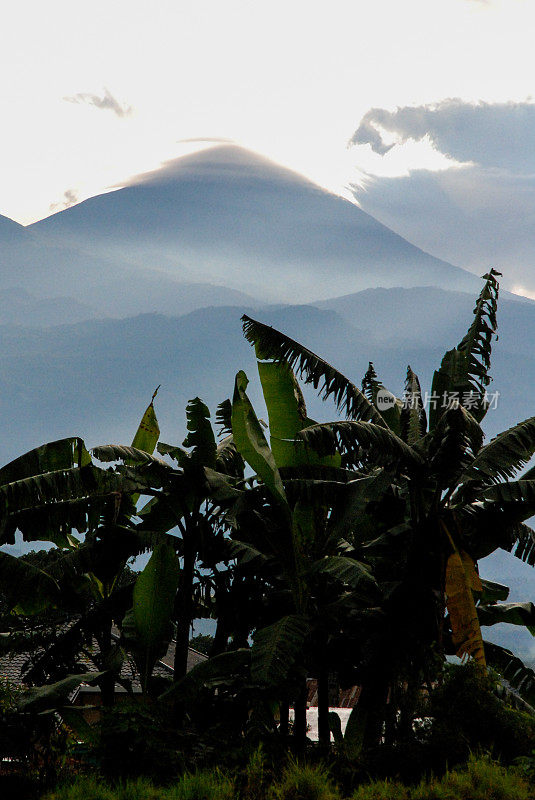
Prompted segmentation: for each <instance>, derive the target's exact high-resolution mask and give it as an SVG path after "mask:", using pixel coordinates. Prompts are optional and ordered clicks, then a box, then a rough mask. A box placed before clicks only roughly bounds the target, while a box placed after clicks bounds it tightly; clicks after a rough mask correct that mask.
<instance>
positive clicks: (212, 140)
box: [178, 136, 235, 144]
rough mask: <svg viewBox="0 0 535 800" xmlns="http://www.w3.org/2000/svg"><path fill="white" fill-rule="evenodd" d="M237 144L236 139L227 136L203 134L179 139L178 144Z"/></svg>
mask: <svg viewBox="0 0 535 800" xmlns="http://www.w3.org/2000/svg"><path fill="white" fill-rule="evenodd" d="M205 142H206V143H207V144H235V140H234V139H227V138H226V137H225V136H201V137H200V138H196V137H194V138H193V139H179V140H178V144H197V143H199V144H203V143H205Z"/></svg>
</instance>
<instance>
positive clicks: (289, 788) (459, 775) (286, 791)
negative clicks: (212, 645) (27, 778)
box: [43, 750, 535, 800]
mask: <svg viewBox="0 0 535 800" xmlns="http://www.w3.org/2000/svg"><path fill="white" fill-rule="evenodd" d="M245 778H246V780H245V783H244V788H243V791H242V792H239V791H238V789H237V788H236V785H235V783H234V781H233V780H232V779H231V778H230V777H228V776H227V775H225V774H224V773H223V772H221V771H220V770H217V769H216V770H210V771H208V770H201V771H198V772H195V773H192V774H187V775H184V776H183V777H181V778H179V779H178V780H177V782H176V783H174V784H173V785H171V786H168V787H166V788H162V787H160V788H159V787H156V786H154V785H153V784H152V783H151V782H150V781H148V780H145V779H144V778H140V779H138V780H133V781H127V782H126V783H122V784H118V785H117V786H111V785H108V784H106V783H104V782H103V781H100V780H98V779H96V778H91V777H79V778H77V779H76V780H75V781H73V782H72V783H68V784H64V785H63V786H60V787H58V788H57V789H55V790H54V791H52V792H49V793H48V794H46V795H45V797H44V798H43V800H342V795H341V794H340V792H339V790H338V788H337V787H336V785H335V784H334V782H333V780H332V778H331V776H330V774H329V771H328V769H327V768H326V767H325V766H323V765H321V764H306V763H300V762H298V761H295V760H293V759H291V760H290V761H289V762H288V764H287V766H286V767H285V769H284V770H283V772H282V774H281V776H280V778H278V779H277V780H275V781H274V782H272V783H271V786H269V787H268V786H266V774H265V770H264V757H263V755H262V752H261V751H260V750H259V751H257V752H256V753H255V754H253V756H252V757H251V759H250V761H249V765H248V767H247V769H246V774H245ZM533 798H535V791H534V789H533V785H532V784H530V783H529V782H528V781H527V780H526V779H525V778H523V777H522V776H521V775H520V774H519V773H518V771H516V770H514V769H511V768H508V767H504V766H502V765H501V764H498V763H497V762H495V761H493V760H492V759H490V758H489V757H478V758H476V757H474V756H472V757H471V758H470V760H469V762H468V764H467V766H466V767H465V768H464V769H458V770H452V771H451V772H447V773H446V774H445V775H443V776H442V777H441V778H432V779H430V780H425V781H422V782H421V783H420V784H418V786H414V787H408V786H405V785H404V784H402V783H400V782H398V781H374V782H372V783H368V784H363V785H362V786H359V787H358V789H357V790H356V791H355V792H354V793H353V794H352V796H351V800H533Z"/></svg>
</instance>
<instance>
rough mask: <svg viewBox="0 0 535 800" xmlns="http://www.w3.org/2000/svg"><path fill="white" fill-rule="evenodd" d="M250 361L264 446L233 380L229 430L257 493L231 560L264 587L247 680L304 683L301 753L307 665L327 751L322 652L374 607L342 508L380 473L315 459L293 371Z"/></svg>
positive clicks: (335, 459)
mask: <svg viewBox="0 0 535 800" xmlns="http://www.w3.org/2000/svg"><path fill="white" fill-rule="evenodd" d="M257 357H258V370H259V375H260V381H261V385H262V389H263V393H264V399H265V401H266V406H267V409H268V418H269V436H270V442H269V444H268V442H267V439H266V437H265V435H264V432H263V429H262V426H261V424H260V422H259V420H258V418H257V416H256V414H255V412H254V409H253V407H252V405H251V403H250V401H249V398H248V396H247V393H246V389H247V384H248V380H247V377H246V375H245V373H243V372H239V373H238V374H237V376H236V381H235V389H234V397H233V402H232V432H233V436H234V441H235V444H236V447H237V449H238V451H239V452H240V454H241V455H242V457H243V459H244V460H245V461H246V463H247V464H248V465H249V467H250V468H251V469H252V470H253V471H254V473H255V481H256V485H255V486H254V487H253V488H250V489H249V490H248V491H246V492H244V493H243V496H242V497H240V498H239V499H238V500H237V502H236V504H235V507H234V511H233V520H234V523H235V530H234V532H233V540H234V541H233V552H234V554H235V555H236V557H237V561H238V567H239V568H240V570H241V572H242V573H244V574H249V575H250V576H252V575H254V576H255V578H256V581H255V588H258V585H259V581H261V582H263V584H264V586H265V587H266V593H265V596H264V598H263V604H262V605H263V606H264V607H263V609H262V610H261V612H260V615H259V616H258V617H257V619H256V623H255V624H254V625H253V628H255V629H256V630H255V633H254V643H253V648H252V654H251V663H252V668H251V674H252V677H253V679H254V680H256V681H257V682H258V683H259V684H260V685H264V686H266V687H272V689H274V690H275V693H277V692H278V693H279V699H281V687H283V686H285V685H288V681H289V676H292V674H293V675H294V676H295V675H296V674H300V675H301V678H300V683H299V686H298V688H297V689H294V698H293V699H294V704H295V723H294V728H295V736H296V746H297V749H302V747H303V743H304V737H305V730H306V686H305V684H304V677H305V676H306V672H304V671H303V670H305V669H306V668H307V667H308V668H310V667H311V664H314V668H315V669H316V671H317V675H318V683H319V695H320V702H319V706H320V708H319V729H320V740H321V742H322V744H328V742H329V736H330V732H329V717H328V706H329V702H328V681H329V649H330V647H331V644H332V640H334V639H335V638H336V631H337V630H338V629H339V628H340V627H341V625H342V620H343V618H344V617H345V616H347V614H348V613H350V611H351V610H353V611H359V610H360V611H362V609H363V608H367V607H368V606H370V605H372V604H373V601H374V600H375V599H376V587H375V582H374V580H373V578H372V576H371V574H370V573H369V570H368V569H367V567H366V565H365V564H364V563H363V562H362V561H361V560H359V559H358V558H357V557H356V553H355V552H354V550H353V548H352V547H351V546H350V545H349V544H348V543H347V542H346V541H345V540H344V538H343V533H344V522H345V516H347V513H348V509H349V508H350V507H351V508H355V509H356V508H358V507H361V508H364V507H365V506H366V505H367V504H368V503H369V502H370V500H371V499H372V497H373V492H374V487H373V485H372V484H373V482H374V481H377V475H374V476H373V477H372V476H363V475H362V474H360V473H357V472H351V471H348V470H344V469H342V468H341V466H340V457H339V456H338V455H337V454H336V453H334V454H329V455H323V456H319V455H318V453H317V452H316V451H315V449H314V448H312V447H310V446H308V444H306V443H305V442H304V441H303V440H301V439H299V438H298V436H299V434H300V432H302V431H303V430H305V429H306V428H307V426H309V425H310V424H311V423H312V420H309V419H308V417H307V413H306V407H305V403H304V398H303V395H302V393H301V390H300V388H299V385H298V383H297V380H296V378H295V376H294V374H293V372H292V370H291V368H290V367H289V366H288V365H287V364H285V363H277V362H276V361H274V360H273V359H269V358H268V359H266V358H265V357H264V353H263V352H262V351H261V349H260V348H257ZM344 515H345V516H344ZM257 607H258V606H257ZM266 622H269V624H267V625H266V624H265V623H266ZM318 654H320V657H319V658H318ZM282 694H283V696H284V692H283V693H282ZM280 709H281V729H282V731H283V733H284V731H285V729H286V726H287V722H286V720H287V702H280Z"/></svg>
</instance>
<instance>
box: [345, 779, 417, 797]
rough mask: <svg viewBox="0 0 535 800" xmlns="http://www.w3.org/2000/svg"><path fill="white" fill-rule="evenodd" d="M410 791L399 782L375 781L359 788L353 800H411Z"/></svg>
mask: <svg viewBox="0 0 535 800" xmlns="http://www.w3.org/2000/svg"><path fill="white" fill-rule="evenodd" d="M409 797H410V795H409V790H408V788H407V787H406V786H404V785H403V784H402V783H398V782H397V781H374V782H373V783H368V784H365V785H364V786H359V788H358V789H357V791H356V792H355V793H354V794H353V795H352V798H351V800H409Z"/></svg>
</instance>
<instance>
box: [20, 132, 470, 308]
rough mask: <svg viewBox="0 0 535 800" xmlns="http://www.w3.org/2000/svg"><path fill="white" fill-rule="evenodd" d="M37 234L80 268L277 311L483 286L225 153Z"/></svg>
mask: <svg viewBox="0 0 535 800" xmlns="http://www.w3.org/2000/svg"><path fill="white" fill-rule="evenodd" d="M29 231H30V232H31V233H32V234H33V235H34V236H36V237H38V239H39V240H40V241H42V242H43V243H44V244H46V245H47V246H49V245H53V246H56V247H58V246H60V247H69V248H76V249H77V250H78V252H80V254H81V257H83V258H84V259H87V258H88V257H89V256H92V257H94V258H95V259H96V260H98V259H101V258H105V259H107V260H108V261H113V262H115V263H117V264H120V265H122V266H123V267H124V266H125V264H127V265H129V266H136V267H138V268H140V269H151V270H159V271H164V272H166V273H167V274H168V275H169V276H172V277H173V278H174V279H175V280H176V279H178V280H180V281H187V282H203V283H212V284H218V285H221V286H226V287H230V288H233V289H238V290H240V291H245V292H247V293H250V294H252V295H254V296H255V297H259V298H260V299H262V300H270V301H275V302H280V301H287V302H288V301H289V302H295V301H296V300H299V301H300V302H309V301H312V300H316V299H318V298H320V297H321V298H327V297H329V296H332V295H333V294H336V293H342V292H347V291H357V290H360V289H365V288H369V287H375V286H426V285H435V286H444V287H447V288H450V289H464V290H468V291H471V290H473V289H474V287H475V286H477V280H476V278H475V277H474V276H473V274H472V273H468V272H466V271H464V270H462V269H459V268H458V267H454V266H452V265H451V264H448V263H446V262H445V261H440V260H439V259H437V258H433V257H432V256H430V255H428V254H427V253H424V252H423V251H422V250H419V249H418V248H417V247H414V246H413V245H411V244H410V243H409V242H407V241H406V240H405V239H403V238H402V237H401V236H398V235H397V234H395V233H393V232H392V231H391V230H389V229H388V228H387V227H385V226H384V225H382V224H381V223H379V222H377V220H375V219H374V218H373V217H371V216H370V215H369V214H366V213H365V212H364V211H362V210H361V209H360V208H358V207H357V206H356V205H354V204H353V203H350V202H348V201H347V200H344V199H342V198H340V197H338V196H336V195H334V194H332V193H330V192H328V191H326V190H324V189H321V188H320V187H318V186H316V185H315V184H313V183H311V182H310V181H308V180H306V179H305V178H303V177H302V176H300V175H298V174H296V173H294V172H292V171H290V170H288V169H284V168H283V167H280V166H278V165H277V164H274V163H273V162H271V161H269V160H268V159H265V158H263V157H261V156H258V155H256V154H254V153H251V152H249V151H247V150H243V149H242V148H239V147H235V146H229V145H225V146H219V147H214V148H211V149H209V150H204V151H202V152H200V153H196V154H194V155H190V156H187V157H183V158H179V159H176V160H174V161H171V162H169V163H168V164H166V165H164V166H163V167H162V168H160V169H158V170H156V171H154V172H152V173H148V174H145V175H140V176H138V177H137V178H134V179H132V180H131V181H130V182H129V184H128V185H127V186H125V187H123V188H121V189H117V190H115V191H110V192H107V193H105V194H102V195H99V196H98V197H92V198H91V199H89V200H86V201H84V202H82V203H79V204H77V205H75V206H71V207H70V208H67V209H64V210H63V211H60V212H58V213H56V214H54V215H52V216H50V217H47V218H46V219H44V220H41V221H40V222H37V223H35V224H34V225H32V226H30V228H29Z"/></svg>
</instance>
